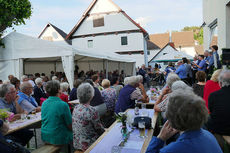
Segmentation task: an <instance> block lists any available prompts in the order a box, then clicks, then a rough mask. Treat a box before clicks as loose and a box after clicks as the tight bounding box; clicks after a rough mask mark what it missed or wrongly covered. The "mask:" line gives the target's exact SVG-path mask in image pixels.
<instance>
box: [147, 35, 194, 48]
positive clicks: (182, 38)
mask: <svg viewBox="0 0 230 153" xmlns="http://www.w3.org/2000/svg"><path fill="white" fill-rule="evenodd" d="M150 41H152V42H153V43H155V44H156V45H157V46H159V47H160V48H163V47H164V46H165V45H167V44H168V43H169V41H170V34H169V33H161V34H152V35H150ZM172 42H174V44H175V47H176V48H179V46H181V47H191V46H195V40H194V35H193V32H192V31H183V32H172Z"/></svg>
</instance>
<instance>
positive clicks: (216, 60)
mask: <svg viewBox="0 0 230 153" xmlns="http://www.w3.org/2000/svg"><path fill="white" fill-rule="evenodd" d="M211 50H212V53H213V59H214V66H215V68H218V69H220V68H221V63H220V59H219V54H218V46H217V45H213V46H212V47H211Z"/></svg>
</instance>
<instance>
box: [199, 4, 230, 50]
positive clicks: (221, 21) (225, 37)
mask: <svg viewBox="0 0 230 153" xmlns="http://www.w3.org/2000/svg"><path fill="white" fill-rule="evenodd" d="M228 2H230V1H229V0H203V20H204V22H205V23H206V26H205V27H204V49H208V48H209V45H210V44H209V41H210V28H209V27H208V25H209V24H210V23H212V22H213V21H214V20H215V19H217V22H218V23H217V24H218V46H219V48H220V49H219V53H221V48H226V47H230V38H229V37H230V31H229V29H230V20H229V17H230V14H229V13H230V11H229V7H228V6H226V4H227V3H228ZM227 13H228V14H227ZM226 19H227V20H226ZM227 29H228V30H227Z"/></svg>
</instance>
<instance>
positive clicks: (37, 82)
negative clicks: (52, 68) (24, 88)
mask: <svg viewBox="0 0 230 153" xmlns="http://www.w3.org/2000/svg"><path fill="white" fill-rule="evenodd" d="M42 82H43V80H42V78H37V79H35V83H36V85H38V84H42Z"/></svg>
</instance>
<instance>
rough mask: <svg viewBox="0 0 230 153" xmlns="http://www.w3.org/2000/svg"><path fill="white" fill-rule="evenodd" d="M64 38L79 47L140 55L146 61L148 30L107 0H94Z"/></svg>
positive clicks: (93, 50) (128, 55)
mask: <svg viewBox="0 0 230 153" xmlns="http://www.w3.org/2000/svg"><path fill="white" fill-rule="evenodd" d="M66 38H67V39H68V40H71V41H72V45H73V47H75V48H78V49H80V50H84V51H91V52H104V53H106V54H110V53H118V54H121V55H123V56H126V57H130V55H134V54H135V55H140V56H139V57H140V58H142V57H143V56H142V55H144V57H145V59H146V62H147V53H148V39H149V35H148V33H147V32H146V31H145V30H144V29H143V28H142V27H141V26H140V25H139V24H137V23H136V22H135V21H134V20H133V19H131V18H130V17H129V16H128V15H127V14H126V13H125V12H124V11H123V10H122V9H121V8H120V7H119V6H117V5H116V4H115V3H114V2H113V1H111V0H94V1H93V2H92V3H91V4H90V6H89V7H88V9H87V10H86V11H85V13H84V14H83V16H82V17H81V19H80V20H79V22H78V23H77V24H76V26H75V27H74V28H73V29H72V30H71V32H70V33H69V34H68V35H67V37H66ZM158 48H159V47H158ZM143 62H144V60H143ZM146 62H145V63H146ZM142 64H143V63H142Z"/></svg>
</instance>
